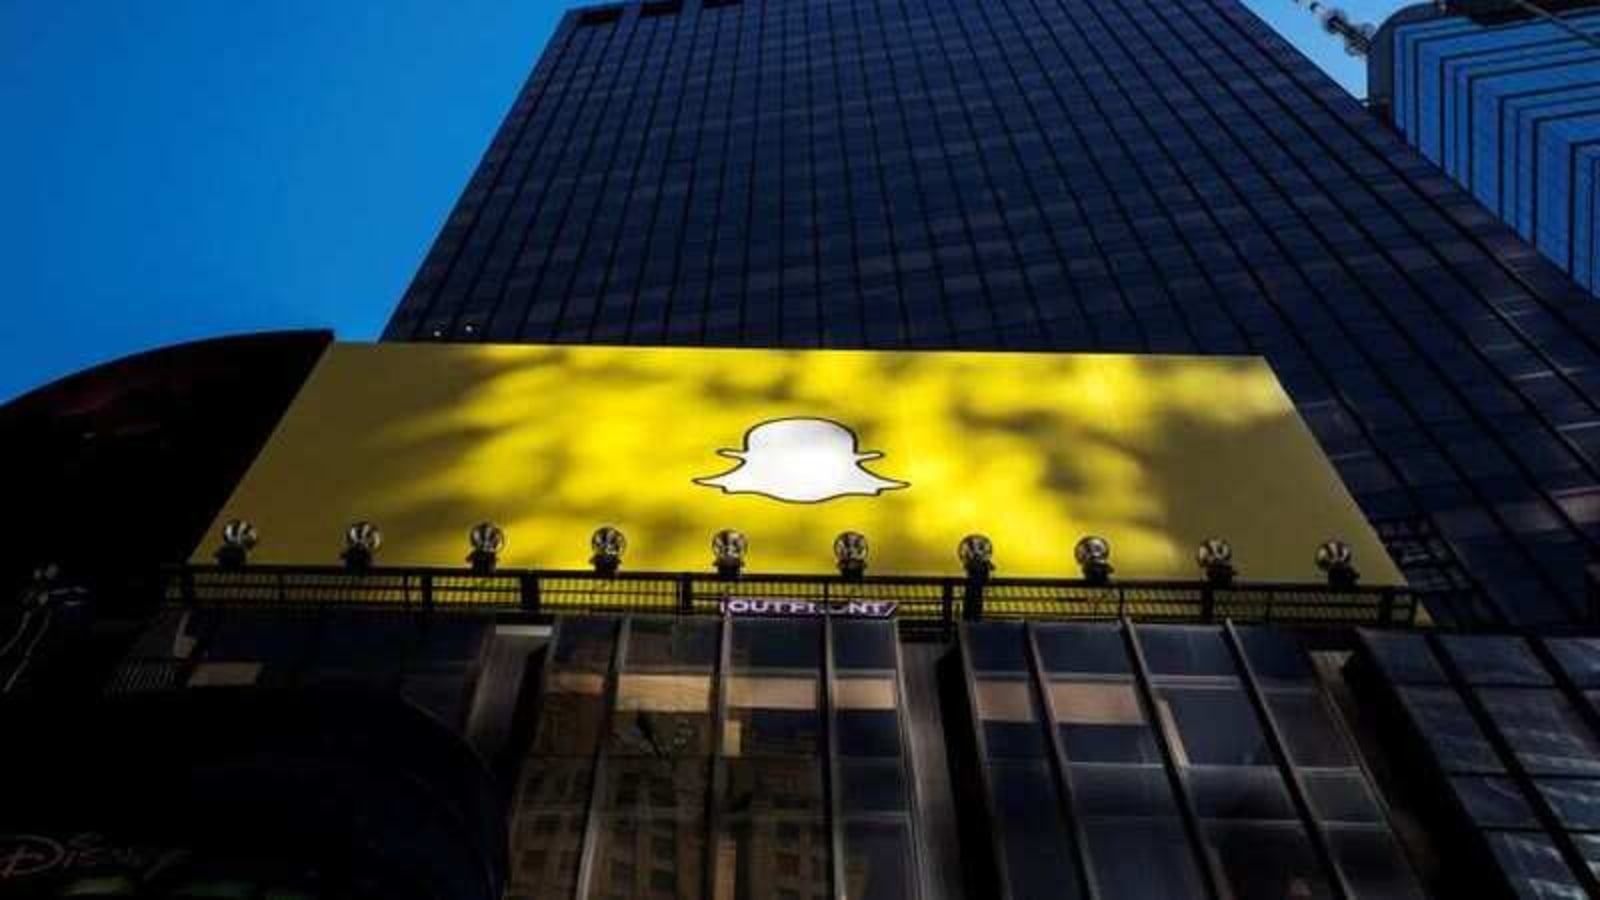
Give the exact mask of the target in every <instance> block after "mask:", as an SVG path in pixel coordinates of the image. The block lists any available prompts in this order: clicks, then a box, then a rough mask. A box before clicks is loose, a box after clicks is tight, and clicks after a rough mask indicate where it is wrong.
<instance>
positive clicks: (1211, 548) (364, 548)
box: [217, 519, 1360, 587]
mask: <svg viewBox="0 0 1600 900" xmlns="http://www.w3.org/2000/svg"><path fill="white" fill-rule="evenodd" d="M259 540H260V535H259V533H258V532H257V531H256V527H255V526H254V525H252V524H250V523H249V522H247V521H244V520H242V519H234V520H232V521H230V522H228V523H227V524H226V525H224V526H223V527H222V549H220V550H218V551H217V559H218V561H219V562H222V563H223V564H224V565H236V566H237V565H243V564H244V562H245V560H246V558H247V557H248V556H249V554H250V551H251V550H253V549H255V546H256V544H257V542H258V541H259ZM467 542H468V544H469V545H470V546H471V547H472V553H471V554H470V555H469V556H468V557H467V561H468V562H470V563H471V564H472V566H473V568H474V569H477V570H480V571H492V570H493V569H494V567H495V562H496V559H497V557H498V556H499V555H500V553H501V552H503V551H504V550H505V548H506V533H505V532H504V531H503V530H501V529H500V527H499V526H498V525H495V524H494V523H492V522H479V523H478V524H477V525H474V526H472V530H471V531H469V532H467ZM344 544H345V549H344V553H343V554H342V555H343V558H344V560H345V563H346V564H347V565H349V566H351V567H352V568H364V567H366V566H368V565H370V564H371V562H372V557H373V554H375V553H377V552H378V548H380V547H382V546H383V532H382V531H380V530H379V529H378V526H376V525H374V524H372V523H371V522H365V521H363V522H356V523H354V524H352V525H351V526H350V527H349V528H347V529H345V534H344ZM589 549H590V551H592V554H593V555H592V556H590V557H589V562H590V564H591V565H593V566H594V568H595V570H596V571H598V572H600V573H602V574H608V575H609V574H613V573H615V572H616V571H617V570H618V569H619V568H620V567H621V566H622V556H623V554H624V553H626V552H627V549H628V538H627V536H626V535H624V534H623V533H622V531H621V530H620V529H617V528H613V527H611V526H610V525H606V526H603V527H601V528H597V529H595V532H594V534H593V535H591V536H590V538H589ZM867 552H868V544H867V537H866V535H864V534H860V533H859V532H855V531H845V532H841V533H840V534H839V536H838V537H836V538H834V540H833V558H834V561H835V562H836V563H837V564H838V566H839V571H840V573H841V574H843V575H845V576H847V577H858V576H860V575H862V574H863V573H865V572H866V569H867ZM749 554H750V541H749V539H748V538H746V537H745V536H744V534H743V533H741V532H739V531H735V530H734V529H732V528H725V529H723V530H721V531H719V532H717V533H716V534H714V535H712V536H711V559H712V564H713V565H714V566H715V567H716V569H717V571H718V572H719V573H721V574H723V575H737V574H738V573H739V571H740V570H741V569H743V568H744V561H745V557H747V556H748V555H749ZM1072 555H1073V558H1074V559H1076V560H1077V562H1078V567H1079V568H1080V569H1082V570H1083V575H1084V578H1085V579H1086V580H1088V581H1090V582H1093V583H1100V584H1103V583H1105V582H1106V581H1108V580H1109V579H1110V577H1111V573H1112V572H1113V571H1114V569H1113V567H1112V565H1111V542H1110V541H1108V540H1106V539H1105V538H1103V537H1100V536H1099V535H1093V534H1091V535H1088V536H1087V537H1084V538H1082V539H1080V540H1079V541H1078V544H1077V546H1076V547H1074V548H1073V552H1072ZM956 558H957V559H959V560H960V561H961V565H962V567H963V568H965V569H966V571H967V574H968V575H969V576H972V577H975V578H982V577H987V575H988V574H989V573H990V572H991V571H993V570H994V568H995V563H994V542H993V541H991V540H989V538H987V537H986V536H984V535H981V534H969V535H967V536H966V537H964V538H962V539H961V542H960V543H959V544H957V545H956ZM1195 563H1196V564H1197V565H1198V566H1199V567H1200V569H1201V571H1202V572H1204V573H1205V577H1206V580H1207V581H1210V582H1212V583H1214V584H1230V583H1232V581H1233V576H1234V573H1235V569H1234V567H1233V546H1232V545H1230V544H1229V543H1228V542H1227V541H1226V540H1223V539H1222V538H1206V539H1205V540H1203V541H1201V542H1200V546H1199V547H1198V548H1197V549H1196V550H1195ZM1316 563H1317V568H1318V569H1320V570H1322V572H1323V573H1324V574H1325V575H1326V576H1327V578H1328V581H1329V583H1330V584H1332V585H1334V586H1335V587H1350V586H1353V585H1354V584H1355V583H1356V581H1357V579H1358V578H1360V575H1359V573H1357V571H1356V568H1355V553H1354V551H1353V550H1352V549H1351V548H1350V545H1349V544H1347V543H1345V542H1344V541H1338V540H1330V541H1325V542H1323V544H1322V545H1321V546H1319V547H1317V555H1316Z"/></svg>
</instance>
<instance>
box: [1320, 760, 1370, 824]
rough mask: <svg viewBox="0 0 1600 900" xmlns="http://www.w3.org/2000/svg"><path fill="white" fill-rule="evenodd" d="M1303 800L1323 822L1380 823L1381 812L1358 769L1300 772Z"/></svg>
mask: <svg viewBox="0 0 1600 900" xmlns="http://www.w3.org/2000/svg"><path fill="white" fill-rule="evenodd" d="M1300 782H1301V784H1303V785H1304V786H1305V792H1306V801H1307V802H1308V803H1310V804H1311V811H1312V813H1313V814H1314V815H1315V816H1316V817H1317V818H1318V819H1321V820H1322V821H1324V822H1371V823H1376V822H1382V821H1383V814H1382V812H1381V811H1380V810H1379V809H1378V804H1377V802H1376V801H1375V800H1373V799H1372V791H1371V790H1370V789H1369V788H1368V787H1367V780H1366V779H1365V778H1363V777H1362V775H1361V772H1360V770H1348V771H1343V772H1302V773H1301V774H1300Z"/></svg>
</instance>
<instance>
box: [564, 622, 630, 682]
mask: <svg viewBox="0 0 1600 900" xmlns="http://www.w3.org/2000/svg"><path fill="white" fill-rule="evenodd" d="M616 631H617V623H616V621H615V620H612V619H605V618H600V617H594V618H577V619H561V620H560V621H559V622H557V624H556V635H555V649H554V651H553V653H554V659H555V663H556V665H558V666H562V667H565V668H581V669H598V670H601V671H604V670H606V669H609V668H611V644H612V642H613V641H614V640H615V639H616Z"/></svg>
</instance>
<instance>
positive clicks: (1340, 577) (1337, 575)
mask: <svg viewBox="0 0 1600 900" xmlns="http://www.w3.org/2000/svg"><path fill="white" fill-rule="evenodd" d="M1317 568H1319V569H1321V570H1322V571H1323V573H1325V574H1326V575H1327V576H1328V586H1329V587H1332V588H1336V589H1340V590H1348V589H1349V588H1353V587H1355V586H1356V582H1357V581H1360V580H1361V573H1360V572H1358V571H1356V566H1355V551H1353V550H1351V549H1350V545H1349V544H1346V543H1345V542H1344V541H1340V540H1329V541H1323V542H1322V546H1320V547H1318V548H1317Z"/></svg>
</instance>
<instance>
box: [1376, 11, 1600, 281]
mask: <svg viewBox="0 0 1600 900" xmlns="http://www.w3.org/2000/svg"><path fill="white" fill-rule="evenodd" d="M1368 70H1369V74H1368V82H1369V84H1371V85H1372V99H1373V101H1374V105H1375V106H1376V107H1377V108H1379V109H1381V110H1382V111H1383V113H1384V114H1385V115H1387V116H1388V117H1389V119H1390V121H1391V122H1393V124H1394V127H1395V129H1396V130H1398V131H1399V132H1400V133H1401V135H1403V136H1404V137H1405V139H1406V141H1407V142H1408V143H1410V144H1411V145H1412V146H1413V147H1416V148H1417V149H1418V150H1420V151H1421V152H1422V153H1423V155H1425V156H1427V157H1428V158H1429V159H1430V160H1433V162H1434V163H1436V164H1438V165H1439V167H1440V168H1442V169H1444V170H1445V171H1446V172H1448V173H1449V174H1450V176H1451V177H1452V178H1454V179H1455V180H1456V181H1457V183H1459V184H1461V185H1462V186H1463V187H1465V188H1466V189H1467V190H1469V191H1471V192H1472V195H1473V196H1474V197H1477V198H1478V199H1479V200H1480V201H1482V203H1483V205H1484V206H1486V207H1488V208H1489V209H1490V210H1491V211H1493V212H1494V213H1495V214H1496V215H1498V216H1499V217H1500V218H1501V219H1503V220H1504V221H1505V222H1506V223H1507V224H1509V225H1510V226H1511V227H1512V228H1514V229H1516V231H1517V233H1518V234H1520V235H1522V236H1523V238H1525V239H1526V240H1528V241H1529V242H1530V243H1532V244H1533V245H1534V246H1535V247H1537V248H1539V251H1540V252H1541V253H1543V254H1544V255H1545V256H1546V257H1548V258H1549V259H1550V260H1551V261H1552V262H1554V263H1555V264H1556V265H1557V266H1560V267H1561V268H1562V269H1563V270H1565V271H1567V272H1569V273H1571V275H1572V277H1573V278H1574V279H1575V280H1577V281H1578V282H1579V283H1580V284H1582V285H1584V286H1585V287H1587V288H1588V289H1589V290H1590V291H1596V289H1597V288H1600V272H1597V271H1596V270H1595V260H1596V258H1597V256H1600V243H1597V242H1596V237H1595V231H1594V223H1595V212H1596V209H1595V200H1596V197H1597V196H1600V182H1597V181H1596V179H1595V173H1596V171H1597V169H1596V165H1597V164H1596V160H1597V159H1600V155H1597V146H1596V143H1595V138H1596V137H1597V136H1600V12H1597V11H1596V10H1593V9H1587V10H1586V9H1577V10H1573V11H1571V12H1569V13H1568V14H1566V15H1565V16H1563V17H1561V18H1560V19H1555V18H1550V19H1546V18H1538V17H1534V16H1530V15H1527V14H1525V13H1524V14H1523V15H1522V16H1520V17H1516V18H1511V19H1509V20H1507V19H1506V18H1505V17H1504V15H1502V16H1500V17H1499V18H1498V19H1496V20H1488V21H1482V20H1475V19H1471V18H1468V17H1466V16H1461V15H1447V14H1444V13H1443V12H1441V11H1440V10H1438V9H1437V8H1436V7H1434V6H1431V5H1427V6H1416V7H1412V8H1410V9H1407V10H1404V11H1402V12H1401V13H1398V14H1396V15H1395V16H1394V17H1393V18H1391V19H1390V20H1389V21H1388V22H1387V23H1385V26H1384V28H1383V30H1382V31H1380V32H1379V34H1378V35H1377V37H1376V39H1375V41H1374V52H1373V54H1372V56H1371V57H1370V64H1369V66H1368Z"/></svg>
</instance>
